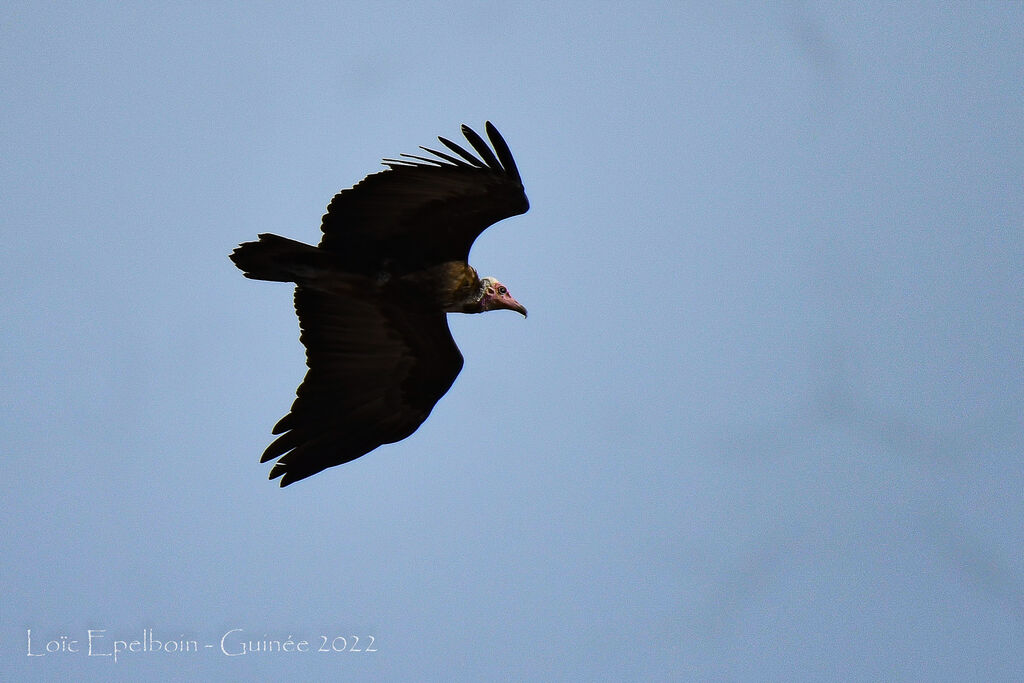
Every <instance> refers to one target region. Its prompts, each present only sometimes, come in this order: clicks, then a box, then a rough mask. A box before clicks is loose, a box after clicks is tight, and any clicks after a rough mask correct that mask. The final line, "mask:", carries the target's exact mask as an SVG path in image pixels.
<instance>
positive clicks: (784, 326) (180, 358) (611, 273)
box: [0, 3, 1024, 680]
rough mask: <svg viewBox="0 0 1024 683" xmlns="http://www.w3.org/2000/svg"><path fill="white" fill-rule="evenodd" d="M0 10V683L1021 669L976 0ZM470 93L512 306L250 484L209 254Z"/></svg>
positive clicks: (464, 113)
mask: <svg viewBox="0 0 1024 683" xmlns="http://www.w3.org/2000/svg"><path fill="white" fill-rule="evenodd" d="M368 5H369V6H368ZM2 14H3V19H2V21H0V111H3V121H4V125H3V127H2V130H0V145H2V147H0V181H2V185H0V187H2V189H0V225H2V229H3V240H2V242H0V244H2V254H3V263H4V264H5V265H4V268H3V269H2V270H0V278H2V282H3V287H4V292H5V294H6V295H5V296H4V297H2V300H0V318H2V319H3V320H4V321H5V324H4V325H3V326H2V327H0V329H2V335H3V337H2V340H3V343H2V346H0V348H2V351H0V363H2V366H0V370H2V377H3V401H4V410H3V412H2V417H0V420H2V422H0V450H2V453H3V457H4V462H5V474H6V476H5V477H4V483H3V484H2V486H3V501H4V505H3V513H2V519H3V535H2V540H0V550H2V552H0V557H2V558H3V559H2V566H3V572H2V578H0V581H2V589H3V607H2V609H0V620H2V624H0V626H2V631H0V670H2V671H4V672H6V673H5V677H10V678H12V679H18V680H31V679H55V678H60V677H65V676H69V677H73V678H75V679H79V680H111V679H119V678H124V679H134V680H139V679H150V680H173V679H196V678H199V679H202V678H218V679H223V680H230V679H234V680H253V679H259V678H266V679H282V678H283V677H296V676H297V677H299V678H308V679H315V678H326V677H345V678H350V679H352V680H363V679H369V680H374V679H377V680H384V679H391V680H413V679H427V680H431V679H432V680H441V679H448V678H449V677H451V676H453V675H455V676H456V677H461V678H465V679H467V680H487V679H491V680H493V679H507V678H513V679H538V680H550V679H556V680H557V679H563V680H573V679H590V680H595V679H608V680H625V679H634V680H636V679H655V680H667V679H676V680H678V679H683V680H686V679H729V680H737V679H751V678H760V679H774V680H793V679H795V678H799V679H804V678H811V679H829V678H833V679H834V678H840V679H844V680H878V679H889V680H892V679H905V680H943V679H945V680H968V679H985V680H1000V679H1001V680H1012V679H1019V678H1020V677H1021V676H1022V675H1024V656H1022V655H1021V652H1024V561H1022V555H1021V552H1020V548H1021V547H1024V525H1022V522H1021V520H1022V519H1024V461H1022V457H1021V455H1022V452H1024V428H1022V421H1021V416H1020V414H1021V405H1022V404H1024V369H1022V368H1024V364H1022V363H1021V361H1020V357H1021V349H1022V347H1024V305H1022V299H1021V291H1022V290H1024V270H1022V265H1021V264H1022V263H1024V238H1022V231H1021V227H1022V225H1024V183H1022V180H1024V144H1022V130H1024V127H1022V123H1024V94H1022V92H1024V91H1022V89H1021V84H1022V83H1024V52H1022V50H1021V45H1022V44H1024V29H1022V27H1024V10H1022V9H1021V5H1020V4H1019V3H968V4H948V5H947V4H943V5H936V4H932V3H923V4H916V3H914V4H912V3H896V4H893V3H849V4H844V5H833V4H818V3H792V4H784V3H770V4H766V5H762V6H749V5H746V4H727V3H694V4H689V3H665V4H641V5H636V6H631V7H629V8H628V9H627V8H625V7H622V6H617V5H613V4H610V3H609V4H603V3H563V4H558V5H557V6H556V5H555V4H546V3H543V4H542V3H531V4H524V5H516V6H494V7H489V6H485V5H483V4H478V3H454V4H452V3H446V4H443V5H442V4H424V3H417V4H412V3H410V4H406V3H391V4H388V3H369V4H367V3H358V4H357V3H322V4H318V3H254V4H245V5H231V4H228V3H174V4H172V3H137V4H136V3H127V4H102V3H47V4H42V3H13V4H8V5H7V6H6V7H5V9H4V12H3V13H2ZM488 119H489V120H492V121H494V122H495V123H496V124H497V126H498V127H499V129H500V130H501V131H502V133H503V134H504V136H505V138H506V140H507V141H508V143H509V145H510V146H511V148H512V151H513V153H514V154H515V156H516V159H517V161H518V164H519V168H520V171H521V172H522V175H523V178H524V181H525V184H526V188H527V192H528V194H529V197H530V200H531V203H532V208H531V210H530V212H529V213H527V214H526V215H524V216H519V217H516V218H514V219H511V220H509V221H506V222H503V223H501V224H499V225H497V226H495V227H494V228H492V229H490V230H488V231H487V232H486V233H484V235H483V236H482V237H481V239H480V240H478V242H477V244H476V245H475V247H474V249H473V253H472V256H471V261H472V263H473V264H474V265H475V266H476V267H477V268H478V269H479V270H480V271H481V273H482V274H486V275H493V276H496V277H499V278H500V279H501V280H502V281H503V282H505V283H506V284H507V285H508V286H509V287H510V289H511V290H512V291H513V292H514V293H515V295H516V298H517V299H519V301H521V302H522V303H523V304H524V305H525V306H526V307H527V308H529V310H530V317H529V319H528V320H523V319H521V318H520V317H519V316H516V315H515V314H513V313H491V314H488V315H481V316H457V315H454V316H450V318H451V321H450V322H451V326H452V330H453V333H454V335H455V337H456V339H457V341H458V343H459V345H460V347H461V349H462V351H463V354H464V356H465V357H466V366H465V368H464V370H463V373H462V375H461V376H460V377H459V379H458V380H457V381H456V383H455V385H454V386H453V388H452V390H451V391H450V393H449V394H448V395H447V396H446V397H445V398H444V399H442V401H441V402H440V404H439V405H438V407H437V408H436V409H435V411H434V413H433V414H432V416H431V418H430V419H429V420H428V421H427V423H426V424H424V426H423V427H422V428H421V429H420V430H419V431H417V432H416V433H415V434H414V435H413V436H412V437H411V438H409V439H407V440H406V441H403V442H401V443H399V444H395V445H391V446H387V447H383V448H381V449H379V450H378V451H375V452H373V453H372V454H370V455H369V456H366V457H364V458H361V459H359V460H356V461H354V462H352V463H349V464H347V465H344V466H342V467H338V468H333V469H331V470H328V471H326V472H324V473H322V474H319V475H317V476H316V477H314V478H311V479H309V480H306V481H303V482H300V483H298V484H296V485H294V486H291V487H289V488H288V489H285V490H281V489H279V488H277V486H276V485H275V484H272V483H271V482H268V481H267V480H266V476H267V472H268V470H269V466H267V465H260V464H259V463H258V459H259V455H260V453H261V452H262V450H263V448H264V447H265V446H266V445H267V444H268V443H269V440H270V438H271V435H270V433H269V430H270V428H271V426H272V425H273V423H274V422H275V421H276V420H277V419H278V418H280V417H281V416H282V415H283V414H284V413H285V412H286V411H287V409H288V407H289V406H290V404H291V401H292V398H293V393H294V390H295V387H296V385H297V384H298V382H299V380H300V379H301V377H302V374H303V371H304V366H303V353H302V348H301V346H300V344H299V342H298V330H297V324H296V321H295V318H294V314H293V312H292V307H291V291H290V289H289V288H288V287H287V286H286V285H280V284H274V283H262V282H252V281H248V280H246V279H244V278H243V277H241V274H240V273H239V272H238V271H237V270H236V269H235V268H234V266H233V265H232V264H231V263H230V262H229V261H228V259H227V254H228V253H229V252H230V251H231V249H232V248H233V247H234V246H235V245H236V244H237V243H238V242H241V241H246V240H250V239H252V238H253V237H254V236H255V235H256V234H257V233H260V232H275V233H278V234H282V235H286V236H288V237H292V238H296V239H301V240H304V241H307V242H315V241H317V240H318V239H319V235H318V228H319V223H320V216H321V214H322V213H323V211H324V208H325V207H326V205H327V202H328V201H329V200H330V198H331V196H332V195H333V194H334V193H335V192H336V191H338V190H339V189H341V188H344V187H348V186H350V185H352V184H353V183H355V182H357V181H358V180H360V179H361V178H362V177H363V176H365V175H366V174H367V173H370V172H372V171H375V170H377V169H379V168H380V166H379V160H380V159H381V158H382V157H390V156H394V155H396V154H399V153H401V152H414V151H415V150H416V148H417V146H418V145H421V144H422V145H431V144H432V143H433V142H434V141H435V136H437V135H444V136H446V137H450V138H453V139H455V138H456V137H457V136H458V127H459V124H461V123H467V124H469V125H471V126H473V127H475V128H477V129H478V130H479V129H480V128H482V126H483V122H484V121H485V120H488ZM29 629H31V632H32V637H33V642H34V649H35V653H41V652H42V651H44V650H45V643H46V642H49V641H51V640H57V641H59V640H60V638H61V637H62V636H66V637H67V639H69V640H71V639H77V640H79V641H80V642H81V643H82V644H83V647H84V643H86V641H87V634H88V632H89V630H90V629H91V630H93V631H94V632H95V633H96V634H100V632H102V634H100V635H101V636H102V637H103V638H106V639H107V640H106V642H104V641H102V640H97V641H96V652H97V653H98V654H99V653H102V651H103V650H104V645H105V644H110V643H113V641H115V640H123V641H125V642H130V641H131V640H133V639H141V637H142V634H143V632H145V631H146V630H149V629H151V630H152V631H151V632H152V637H153V638H155V639H157V640H162V641H170V640H174V641H178V640H181V639H186V640H195V641H196V642H197V643H199V644H200V646H201V648H202V649H201V650H200V651H199V652H197V653H172V654H168V653H166V652H144V653H129V654H125V655H123V656H121V657H119V659H118V662H117V663H114V662H113V661H112V659H113V658H112V657H102V656H93V657H90V656H88V655H87V653H84V652H78V653H52V654H45V655H44V656H40V657H36V656H29V651H28V647H27V635H28V630H29ZM236 629H241V630H240V631H237V630H236ZM229 632H230V633H236V634H238V637H239V638H243V637H244V638H246V639H251V640H261V639H272V640H281V641H284V640H286V639H288V638H293V639H294V640H296V641H298V640H302V639H305V640H307V641H308V642H309V643H311V645H310V647H311V648H312V649H317V648H319V647H320V646H321V644H322V643H321V640H320V638H321V637H326V638H331V639H333V637H334V636H344V637H346V638H348V639H349V640H348V641H346V642H351V636H353V635H357V636H359V637H360V639H361V641H360V642H361V643H362V644H366V643H367V642H368V641H369V637H370V636H372V637H373V640H374V643H375V645H374V647H375V649H376V650H377V651H376V652H362V653H353V652H346V653H319V652H307V653H283V652H269V653H252V654H248V655H245V656H237V657H229V656H226V655H224V654H223V652H221V651H220V642H221V638H222V637H224V635H225V634H226V633H229ZM232 637H233V636H232ZM227 642H228V644H229V648H230V639H229V640H228V641H227ZM206 644H210V645H212V646H213V647H210V648H205V647H203V646H205V645H206ZM110 647H112V645H110V646H109V647H107V648H106V651H109V650H110Z"/></svg>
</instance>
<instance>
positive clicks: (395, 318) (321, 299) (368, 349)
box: [260, 282, 462, 486]
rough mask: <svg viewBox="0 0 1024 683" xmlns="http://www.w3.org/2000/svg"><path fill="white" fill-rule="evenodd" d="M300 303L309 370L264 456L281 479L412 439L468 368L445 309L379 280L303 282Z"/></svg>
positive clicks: (297, 305)
mask: <svg viewBox="0 0 1024 683" xmlns="http://www.w3.org/2000/svg"><path fill="white" fill-rule="evenodd" d="M295 310H296V312H297V313H298V315H299V326H300V328H301V330H302V335H301V340H302V343H303V344H304V345H305V346H306V364H307V365H308V366H309V370H308V372H307V373H306V377H305V379H304V380H303V381H302V384H301V385H299V388H298V390H297V391H296V394H297V398H296V399H295V402H294V403H293V404H292V409H291V412H290V413H288V415H286V416H285V417H283V418H282V419H281V421H280V422H278V423H277V425H276V426H275V427H274V434H281V436H279V437H278V438H277V440H276V441H274V442H273V443H272V444H270V446H269V447H268V448H267V450H266V451H265V452H264V453H263V457H262V458H261V460H260V462H267V461H268V460H272V459H274V458H278V460H277V462H276V463H275V464H274V467H273V469H272V470H271V472H270V478H271V479H275V478H277V477H281V486H287V485H288V484H291V483H292V482H296V481H299V480H300V479H304V478H306V477H308V476H311V475H313V474H316V473H317V472H319V471H321V470H323V469H326V468H328V467H333V466H334V465H340V464H342V463H345V462H348V461H349V460H354V459H356V458H358V457H359V456H361V455H364V454H366V453H368V452H369V451H371V450H373V449H374V448H376V447H377V446H380V445H381V444H386V443H393V442H395V441H399V440H401V439H404V438H405V437H407V436H409V435H410V434H412V433H413V432H414V431H416V429H417V428H418V427H419V426H420V424H422V423H423V421H424V420H426V419H427V416H428V415H430V411H431V410H432V409H433V407H434V405H435V404H436V403H437V402H438V400H440V398H441V397H442V396H444V394H445V393H446V392H447V391H448V389H449V388H450V387H451V385H452V382H454V381H455V378H456V376H457V375H458V374H459V371H460V370H461V369H462V354H461V353H460V352H459V349H458V347H457V346H456V345H455V341H454V340H453V339H452V336H451V332H449V330H448V321H447V316H446V314H444V313H441V312H428V311H423V310H419V309H409V308H408V307H405V306H403V305H402V304H401V303H400V300H399V299H394V298H389V297H387V296H386V295H383V294H381V293H380V291H379V290H375V289H374V288H373V287H367V286H365V285H362V286H357V285H352V284H346V283H345V282H338V283H336V287H335V289H333V290H332V291H329V292H325V291H321V290H318V289H310V288H308V287H303V286H299V287H297V288H296V290H295Z"/></svg>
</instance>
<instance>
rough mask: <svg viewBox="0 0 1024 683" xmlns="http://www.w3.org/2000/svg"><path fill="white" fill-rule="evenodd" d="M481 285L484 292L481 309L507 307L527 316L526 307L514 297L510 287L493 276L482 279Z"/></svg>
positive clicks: (492, 309)
mask: <svg viewBox="0 0 1024 683" xmlns="http://www.w3.org/2000/svg"><path fill="white" fill-rule="evenodd" d="M480 287H481V289H482V291H483V294H482V295H481V297H480V311H481V312H483V311H496V310H498V309H502V308H507V309H508V310H510V311H516V312H517V313H522V314H523V317H524V318H525V317H526V308H525V307H524V306H523V305H522V304H521V303H519V302H518V301H516V300H515V299H513V298H512V295H511V294H510V293H509V291H508V287H506V286H505V285H503V284H501V283H500V282H498V281H497V280H495V279H494V278H493V277H485V278H482V279H481V280H480Z"/></svg>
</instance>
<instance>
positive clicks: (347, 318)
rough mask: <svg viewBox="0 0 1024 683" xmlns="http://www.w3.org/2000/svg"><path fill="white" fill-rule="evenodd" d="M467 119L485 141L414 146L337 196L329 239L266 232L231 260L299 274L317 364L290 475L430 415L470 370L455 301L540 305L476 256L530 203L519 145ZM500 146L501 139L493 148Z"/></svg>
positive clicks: (295, 426)
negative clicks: (492, 230) (457, 331)
mask: <svg viewBox="0 0 1024 683" xmlns="http://www.w3.org/2000/svg"><path fill="white" fill-rule="evenodd" d="M486 130H487V137H488V138H489V139H490V142H491V146H488V145H487V143H486V142H484V140H483V138H481V137H480V136H479V135H477V134H476V133H475V132H473V130H472V129H470V128H469V127H467V126H462V134H463V135H464V136H465V137H466V139H467V140H468V141H469V144H470V145H471V146H472V148H473V149H474V150H475V151H476V154H473V153H472V152H470V151H468V150H466V149H465V148H463V147H461V146H459V145H457V144H456V143H454V142H451V141H450V140H446V139H445V138H438V140H440V141H441V143H442V144H443V145H444V146H445V147H446V148H447V151H446V152H440V151H437V150H433V149H428V148H426V147H423V148H421V149H423V150H424V151H425V152H427V153H428V154H431V155H433V158H431V157H425V156H415V155H409V154H402V155H401V156H402V159H385V160H384V162H383V163H384V165H385V166H387V167H388V168H387V169H385V170H383V171H380V172H378V173H374V174H371V175H369V176H367V177H366V178H364V179H363V180H362V182H360V183H358V184H357V185H356V186H355V187H352V188H350V189H347V190H343V191H341V192H339V193H338V194H336V195H335V196H334V199H332V200H331V203H330V205H329V206H328V207H327V213H326V214H325V215H324V217H323V223H322V225H321V230H322V231H323V237H322V239H321V240H320V244H319V245H318V246H312V245H308V244H304V243H302V242H296V241H294V240H290V239H287V238H285V237H279V236H277V235H271V234H262V235H259V239H258V240H257V241H255V242H245V243H243V244H241V245H239V246H238V248H236V249H235V250H234V252H232V254H231V260H232V261H234V262H235V265H236V266H238V268H239V269H241V270H242V272H243V273H245V277H248V278H252V279H254V280H270V281H273V282H294V283H295V285H296V287H295V311H296V313H297V314H298V317H299V328H300V330H301V334H300V340H301V341H302V343H303V345H304V346H305V347H306V365H307V366H308V368H309V369H308V371H307V372H306V377H305V379H303V381H302V384H300V385H299V388H298V390H297V391H296V399H295V402H294V403H292V409H291V412H289V413H288V414H287V415H285V416H284V417H283V418H281V420H280V421H279V422H278V423H277V424H276V425H275V426H274V429H273V433H274V434H276V435H279V436H278V437H277V439H276V440H275V441H274V442H273V443H271V444H270V446H268V447H267V449H266V451H264V453H263V457H262V458H261V459H260V462H267V461H269V460H274V459H276V460H277V462H275V463H274V466H273V468H272V469H271V471H270V478H271V479H275V478H277V477H280V478H281V486H288V485H289V484H291V483H293V482H296V481H299V480H300V479H304V478H306V477H309V476H311V475H314V474H316V473H317V472H320V471H321V470H324V469H326V468H328V467H333V466H335V465H341V464H342V463H346V462H348V461H350V460H354V459H356V458H358V457H359V456H361V455H365V454H366V453H369V452H370V451H372V450H373V449H375V448H377V447H378V446H380V445H382V444H387V443H394V442H396V441H401V440H402V439H404V438H406V437H407V436H409V435H410V434H412V433H413V432H414V431H416V429H417V428H418V427H419V426H420V425H421V424H422V423H423V421H424V420H426V419H427V416H428V415H430V411H431V410H432V409H433V407H434V405H435V404H436V403H437V402H438V400H440V398H441V397H442V396H444V394H445V392H447V391H448V389H449V388H450V387H451V385H452V382H454V381H455V377H456V376H457V375H458V374H459V371H460V370H461V369H462V354H461V353H460V352H459V348H458V346H456V345H455V340H454V339H452V335H451V332H450V331H449V329H448V314H449V313H483V312H484V311H493V310H498V309H503V308H504V309H508V310H512V311H517V312H519V313H521V314H523V316H525V315H526V309H525V308H524V307H523V306H522V305H521V304H520V303H519V302H518V301H516V300H515V299H514V298H512V295H511V294H509V291H508V289H507V288H506V287H505V285H503V284H501V283H500V282H498V281H497V280H496V279H494V278H491V277H483V278H481V277H479V276H478V275H477V272H476V270H474V269H473V268H472V266H470V265H469V264H468V263H467V260H468V259H469V250H470V247H472V246H473V241H474V240H475V239H476V238H477V236H478V235H479V234H480V233H482V232H483V231H484V230H485V229H486V228H487V227H488V226H489V225H492V224H493V223H496V222H498V221H500V220H502V219H504V218H508V217H510V216H515V215H518V214H521V213H524V212H526V210H527V209H528V208H529V207H530V204H529V202H528V201H527V199H526V193H525V191H524V190H523V181H522V179H521V178H520V177H519V171H518V169H517V168H516V163H515V161H514V160H513V159H512V153H511V152H510V151H509V148H508V145H507V144H506V143H505V140H504V139H502V137H501V135H500V134H499V133H498V131H497V129H495V127H494V126H492V125H491V124H490V122H488V123H487V124H486ZM492 147H493V149H492Z"/></svg>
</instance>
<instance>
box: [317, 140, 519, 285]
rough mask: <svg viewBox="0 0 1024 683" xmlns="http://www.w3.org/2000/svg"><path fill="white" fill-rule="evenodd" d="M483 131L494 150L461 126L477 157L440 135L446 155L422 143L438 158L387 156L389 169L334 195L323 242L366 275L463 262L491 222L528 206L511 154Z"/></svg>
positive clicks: (326, 218) (386, 161)
mask: <svg viewBox="0 0 1024 683" xmlns="http://www.w3.org/2000/svg"><path fill="white" fill-rule="evenodd" d="M486 130H487V137H488V138H490V141H491V144H492V145H493V146H494V149H493V151H492V149H491V148H490V147H488V146H487V143H485V142H484V141H483V139H482V138H481V137H480V136H479V135H477V134H476V133H475V132H473V130H472V129H471V128H469V127H468V126H465V125H463V126H462V134H463V135H465V136H466V139H467V140H469V143H470V145H472V147H473V149H474V150H475V151H476V154H477V155H478V156H476V155H474V154H472V153H471V152H469V151H467V150H465V149H464V148H462V147H460V146H459V145H457V144H455V143H454V142H451V141H450V140H446V139H445V138H438V140H440V141H441V143H442V144H443V145H444V146H445V147H447V148H448V150H449V151H450V152H451V153H450V154H449V153H445V152H439V151H436V150H433V149H427V148H426V147H423V148H422V149H423V150H425V151H426V152H428V153H430V154H432V155H434V156H435V157H436V159H432V158H429V157H422V156H414V155H408V154H403V155H402V157H403V158H402V159H385V160H384V163H385V164H386V165H387V166H388V167H389V168H388V170H386V171H381V172H379V173H374V174H373V175H369V176H367V177H366V178H364V179H363V180H362V181H361V182H360V183H359V184H357V185H356V186H355V187H353V188H351V189H348V190H343V191H342V192H339V193H338V194H336V195H335V196H334V199H333V200H332V201H331V203H330V205H329V206H328V207H327V213H326V214H325V215H324V218H323V224H322V226H321V229H322V230H323V233H324V235H323V239H322V240H321V241H320V246H321V247H323V248H325V249H328V250H331V251H333V252H335V253H337V254H338V255H339V257H340V258H341V259H343V260H344V261H345V264H346V265H347V266H348V267H349V268H351V269H354V270H356V271H357V272H364V273H366V274H369V275H372V274H374V273H375V272H377V270H378V269H381V268H385V269H387V270H388V271H390V272H395V271H401V270H404V271H409V270H414V269H418V268H425V267H427V266H430V265H434V264H437V263H442V262H445V261H455V260H460V261H466V260H467V259H468V258H469V249H470V247H471V246H473V241H474V240H475V239H476V238H477V236H478V235H479V234H480V233H481V232H483V231H484V230H485V229H486V228H487V227H488V226H490V225H492V224H494V223H496V222H498V221H500V220H502V219H504V218H508V217H510V216H515V215H518V214H521V213H525V212H526V210H527V209H529V208H530V203H529V201H528V200H527V199H526V192H525V191H524V189H523V181H522V179H521V178H520V177H519V169H517V168H516V162H515V160H514V159H513V158H512V152H510V151H509V148H508V145H507V144H506V143H505V140H504V139H503V138H502V137H501V134H499V133H498V131H497V129H496V128H495V127H494V126H492V125H491V123H490V122H489V121H488V122H487V124H486Z"/></svg>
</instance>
